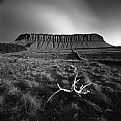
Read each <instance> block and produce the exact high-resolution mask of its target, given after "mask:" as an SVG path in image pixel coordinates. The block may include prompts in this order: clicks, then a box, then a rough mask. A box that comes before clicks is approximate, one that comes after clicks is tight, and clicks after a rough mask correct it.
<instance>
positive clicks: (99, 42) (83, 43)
mask: <svg viewBox="0 0 121 121" xmlns="http://www.w3.org/2000/svg"><path fill="white" fill-rule="evenodd" d="M14 43H16V44H19V45H23V46H26V47H29V48H30V49H31V48H34V49H36V50H53V49H55V50H58V49H59V50H61V49H62V50H64V49H81V48H102V47H111V45H110V44H108V43H106V42H105V41H104V38H103V37H102V36H101V35H99V34H95V33H92V34H73V35H64V34H62V35H56V34H55V35H53V34H34V33H30V34H28V33H25V34H21V35H19V36H18V37H17V39H16V40H15V41H14Z"/></svg>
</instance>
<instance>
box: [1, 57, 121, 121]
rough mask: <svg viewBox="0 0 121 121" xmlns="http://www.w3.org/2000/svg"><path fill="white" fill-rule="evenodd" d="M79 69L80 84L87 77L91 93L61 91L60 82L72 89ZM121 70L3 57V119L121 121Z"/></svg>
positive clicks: (94, 65) (82, 62)
mask: <svg viewBox="0 0 121 121" xmlns="http://www.w3.org/2000/svg"><path fill="white" fill-rule="evenodd" d="M70 65H74V66H75V67H77V68H78V73H79V75H78V76H79V77H78V78H79V79H80V80H81V81H80V82H79V83H78V85H82V84H84V83H85V75H84V74H83V72H85V74H86V76H88V77H89V79H90V81H91V82H92V85H90V86H89V87H87V88H88V89H89V90H90V93H88V94H86V95H82V97H79V96H78V95H77V94H76V93H67V92H63V91H60V92H59V93H57V94H56V95H55V96H53V98H52V99H51V100H50V101H49V102H47V100H48V98H49V97H50V96H51V95H52V94H53V93H54V92H55V91H57V90H58V87H57V83H59V85H60V86H61V87H63V88H66V89H70V88H71V85H72V83H73V79H74V77H75V72H74V71H73V69H72V68H71V66H70ZM120 115H121V72H120V71H119V70H117V69H115V68H110V67H108V66H105V65H103V64H99V63H97V62H93V61H69V60H68V61H67V60H47V59H46V60H44V59H41V60H40V59H31V58H30V59H29V60H27V59H14V58H7V57H3V58H2V57H1V58H0V117H1V119H2V120H1V121H71V120H72V121H87V120H88V121H116V120H118V121H120V120H121V116H120Z"/></svg>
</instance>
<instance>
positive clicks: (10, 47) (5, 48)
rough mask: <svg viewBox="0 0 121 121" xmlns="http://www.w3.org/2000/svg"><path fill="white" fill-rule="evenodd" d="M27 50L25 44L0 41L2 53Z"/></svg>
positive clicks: (0, 51)
mask: <svg viewBox="0 0 121 121" xmlns="http://www.w3.org/2000/svg"><path fill="white" fill-rule="evenodd" d="M24 50H27V49H26V47H25V46H22V45H18V44H13V43H0V53H2V54H3V53H12V52H20V51H24Z"/></svg>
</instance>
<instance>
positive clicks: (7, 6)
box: [0, 0, 121, 45]
mask: <svg viewBox="0 0 121 121" xmlns="http://www.w3.org/2000/svg"><path fill="white" fill-rule="evenodd" d="M0 3H4V4H1V6H0V41H13V40H15V39H16V37H17V36H18V35H19V34H21V33H26V32H35V33H94V32H97V33H99V34H102V35H103V36H104V38H105V39H106V41H107V42H109V43H111V44H115V41H116V42H117V45H119V44H120V45H121V41H120V42H119V41H118V40H121V36H119V33H121V29H120V28H121V0H0Z"/></svg>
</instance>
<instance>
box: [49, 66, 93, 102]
mask: <svg viewBox="0 0 121 121" xmlns="http://www.w3.org/2000/svg"><path fill="white" fill-rule="evenodd" d="M76 70H77V68H76ZM84 76H85V79H86V81H87V82H88V84H86V85H83V84H82V85H81V87H80V90H77V89H76V88H77V86H76V84H77V83H78V82H79V81H80V79H78V80H77V77H78V73H77V72H76V75H75V77H74V82H73V84H72V87H71V89H70V90H68V89H63V88H61V87H60V85H59V84H58V83H57V86H58V88H59V90H58V91H56V92H55V93H54V94H52V95H51V96H50V98H49V99H48V100H47V102H48V101H50V99H51V98H52V97H53V96H54V95H55V94H57V93H58V92H60V91H64V92H76V93H77V94H78V95H80V96H81V94H87V93H89V92H90V91H89V90H86V91H83V90H84V89H85V88H86V87H88V86H89V85H91V84H92V83H91V81H90V80H89V77H87V75H86V74H85V72H84Z"/></svg>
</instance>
